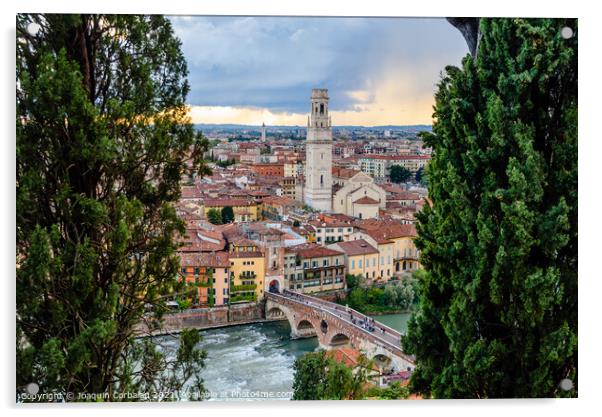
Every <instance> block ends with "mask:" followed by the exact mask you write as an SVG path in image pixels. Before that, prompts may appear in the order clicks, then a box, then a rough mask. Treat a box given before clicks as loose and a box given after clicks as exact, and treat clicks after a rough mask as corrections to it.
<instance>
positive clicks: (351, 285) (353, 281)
mask: <svg viewBox="0 0 602 417" xmlns="http://www.w3.org/2000/svg"><path fill="white" fill-rule="evenodd" d="M345 282H346V283H347V289H348V290H353V289H355V288H358V287H361V286H362V284H363V282H364V277H363V276H361V275H352V274H347V275H346V276H345Z"/></svg>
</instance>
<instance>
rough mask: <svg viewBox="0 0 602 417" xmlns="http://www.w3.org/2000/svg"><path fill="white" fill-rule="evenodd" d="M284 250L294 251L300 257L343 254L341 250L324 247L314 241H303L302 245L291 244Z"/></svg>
mask: <svg viewBox="0 0 602 417" xmlns="http://www.w3.org/2000/svg"><path fill="white" fill-rule="evenodd" d="M286 252H288V253H295V254H296V255H297V256H299V257H300V258H301V259H309V258H321V257H324V256H337V255H343V252H340V251H337V250H334V249H330V248H326V247H324V246H320V245H317V244H315V243H304V244H302V245H297V246H291V247H290V248H287V249H286Z"/></svg>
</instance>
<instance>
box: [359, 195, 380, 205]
mask: <svg viewBox="0 0 602 417" xmlns="http://www.w3.org/2000/svg"><path fill="white" fill-rule="evenodd" d="M353 204H378V201H376V200H375V199H373V198H370V197H368V196H363V197H362V198H360V199H358V200H355V201H354V202H353Z"/></svg>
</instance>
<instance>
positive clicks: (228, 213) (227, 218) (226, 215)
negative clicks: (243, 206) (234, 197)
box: [221, 206, 234, 224]
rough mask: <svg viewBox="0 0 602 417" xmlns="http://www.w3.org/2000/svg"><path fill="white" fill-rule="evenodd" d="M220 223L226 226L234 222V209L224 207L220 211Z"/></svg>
mask: <svg viewBox="0 0 602 417" xmlns="http://www.w3.org/2000/svg"><path fill="white" fill-rule="evenodd" d="M221 216H222V223H223V224H228V223H232V222H233V221H234V209H233V208H232V207H230V206H226V207H224V208H223V209H222V213H221Z"/></svg>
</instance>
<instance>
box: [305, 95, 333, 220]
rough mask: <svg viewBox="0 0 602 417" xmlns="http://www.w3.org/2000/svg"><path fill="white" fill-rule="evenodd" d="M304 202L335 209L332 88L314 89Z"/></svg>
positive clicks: (325, 208)
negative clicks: (329, 111) (330, 108)
mask: <svg viewBox="0 0 602 417" xmlns="http://www.w3.org/2000/svg"><path fill="white" fill-rule="evenodd" d="M305 153H306V155H305V189H304V193H303V195H304V201H305V204H307V205H308V206H310V207H312V208H314V209H316V210H320V211H331V209H332V121H331V119H330V116H329V115H328V90H327V89H313V90H312V93H311V113H310V116H309V118H308V122H307V141H306V144H305Z"/></svg>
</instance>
